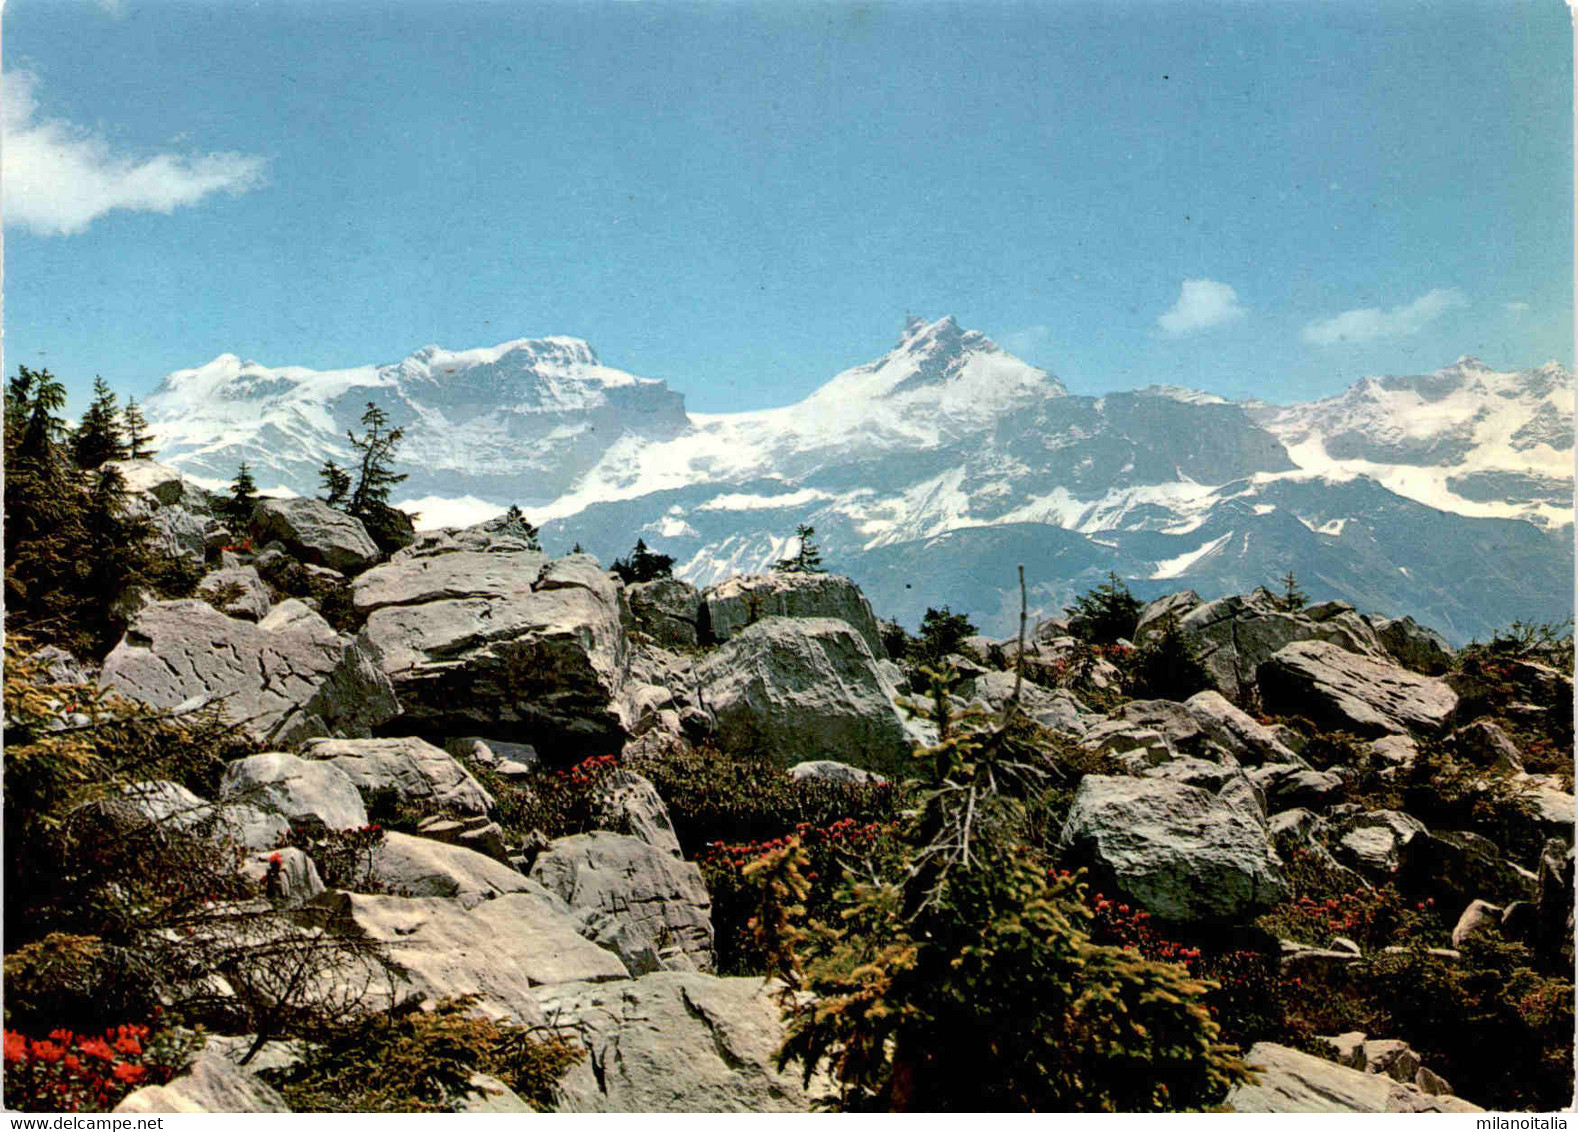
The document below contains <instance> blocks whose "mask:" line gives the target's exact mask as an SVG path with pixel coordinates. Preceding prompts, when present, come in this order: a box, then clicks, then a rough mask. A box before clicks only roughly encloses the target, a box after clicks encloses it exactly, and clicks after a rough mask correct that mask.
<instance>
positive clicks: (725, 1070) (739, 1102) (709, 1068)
mask: <svg viewBox="0 0 1578 1132" xmlns="http://www.w3.org/2000/svg"><path fill="white" fill-rule="evenodd" d="M537 998H538V1001H539V1002H540V1003H541V1008H542V1010H543V1012H544V1013H545V1014H547V1015H548V1016H549V1017H552V1018H553V1019H555V1020H556V1021H558V1022H559V1023H560V1024H561V1025H565V1026H573V1027H575V1028H577V1029H578V1030H579V1033H580V1040H581V1042H582V1044H583V1045H584V1046H585V1047H586V1050H587V1056H586V1057H585V1058H583V1059H582V1060H581V1061H579V1062H577V1063H576V1064H575V1065H574V1066H573V1067H572V1068H571V1069H570V1071H569V1072H568V1073H567V1074H566V1075H565V1077H564V1078H563V1080H562V1081H561V1083H560V1088H561V1096H562V1103H561V1104H560V1106H559V1107H560V1111H563V1112H805V1111H806V1110H807V1109H808V1108H809V1101H808V1098H807V1096H806V1092H805V1090H804V1088H802V1086H801V1084H800V1076H799V1074H798V1073H797V1072H796V1071H795V1070H794V1069H793V1068H790V1069H788V1070H785V1071H779V1070H778V1069H777V1067H776V1066H777V1054H778V1047H779V1046H780V1045H781V1044H782V1042H783V1037H784V1030H783V1020H782V1014H781V1012H780V1010H779V1007H778V1003H777V1001H776V1000H775V998H774V995H773V988H771V987H770V986H764V985H763V983H762V980H761V979H759V978H756V977H750V978H717V977H715V976H712V975H702V974H691V973H680V972H666V971H665V972H657V973H655V974H651V975H646V976H643V977H642V978H639V979H634V980H626V981H623V982H616V983H604V984H599V985H595V986H593V985H588V984H585V983H571V984H566V985H563V986H553V987H545V988H542V989H540V990H538V991H537Z"/></svg>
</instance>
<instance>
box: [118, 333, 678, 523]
mask: <svg viewBox="0 0 1578 1132" xmlns="http://www.w3.org/2000/svg"><path fill="white" fill-rule="evenodd" d="M368 402H375V403H377V404H378V405H379V406H380V407H381V408H383V409H384V410H385V411H386V412H387V413H388V414H389V417H390V421H391V423H392V424H393V425H397V426H400V427H402V428H404V429H405V432H406V437H405V440H404V442H403V444H402V445H401V449H400V455H401V458H402V464H401V467H400V470H401V471H403V472H406V473H407V474H408V475H409V476H410V479H409V480H408V481H407V483H406V484H405V485H403V486H404V487H405V488H406V489H407V490H408V491H409V492H411V493H412V496H413V497H418V496H423V495H427V496H434V497H440V498H442V497H446V496H456V497H458V496H465V495H468V494H472V495H476V496H477V497H479V498H481V499H485V500H496V499H502V500H504V501H505V503H508V502H512V501H513V502H519V503H523V504H524V503H533V504H539V505H540V504H542V503H546V502H548V501H549V500H552V499H554V498H556V497H558V496H559V495H561V494H563V493H564V492H565V491H566V490H567V489H569V488H570V487H571V486H572V485H573V484H574V483H575V482H576V480H577V479H578V478H579V477H580V475H581V474H582V473H583V472H585V471H586V470H587V469H588V468H589V467H591V466H592V465H593V464H595V463H596V462H597V461H598V460H599V459H600V458H601V457H602V455H603V454H604V452H605V451H606V450H607V448H608V447H609V445H610V444H611V443H612V442H613V441H615V440H617V439H618V438H620V437H624V436H631V437H639V438H642V439H647V440H662V439H667V438H668V437H671V436H676V435H678V434H679V433H681V432H683V431H684V430H685V429H686V428H687V427H688V425H689V422H688V420H687V419H686V416H685V402H684V398H683V397H681V396H680V395H679V394H677V393H674V392H671V391H670V390H669V389H668V387H667V386H666V385H665V384H664V383H663V382H661V381H655V380H652V379H650V378H642V377H635V376H633V375H631V374H628V373H625V372H623V371H621V370H617V369H612V368H610V367H608V366H605V365H602V364H601V363H600V362H599V361H598V360H597V355H596V354H595V353H594V352H593V351H592V348H591V347H590V346H589V345H587V344H586V343H585V342H583V341H581V340H580V339H578V338H541V339H526V338H522V339H519V340H516V341H513V342H505V343H503V344H501V345H498V346H491V347H487V348H484V349H476V350H459V351H454V350H445V349H443V348H441V347H439V346H426V347H423V348H422V349H420V350H418V351H417V352H416V353H414V354H412V355H411V356H410V357H408V358H406V359H405V360H403V361H400V362H396V363H395V364H393V365H381V366H374V365H369V366H359V367H356V368H353V369H343V370H312V369H307V368H305V367H302V366H281V367H276V368H270V367H268V366H264V365H260V364H259V363H257V362H250V361H247V362H244V361H242V360H241V359H239V358H237V357H236V356H235V355H233V354H221V355H220V356H219V357H217V358H215V359H214V360H213V361H211V362H209V363H208V364H207V365H204V366H199V367H198V368H197V369H188V370H178V371H176V372H175V373H172V374H170V375H169V376H168V377H167V378H165V379H164V381H163V382H162V383H161V384H160V385H159V387H158V389H156V390H155V391H154V393H153V395H152V396H150V397H149V398H148V404H147V415H148V420H149V423H150V425H151V427H152V430H153V432H154V435H155V437H156V438H157V440H158V443H159V446H160V451H161V455H162V458H163V459H165V460H168V461H169V462H170V463H172V464H174V465H176V466H178V467H180V468H182V469H183V470H184V471H186V472H187V473H189V474H191V475H193V476H194V477H197V478H199V479H208V480H214V481H220V482H229V481H230V480H231V479H232V478H233V477H234V476H235V472H236V468H237V467H238V466H239V465H240V463H241V461H243V460H246V461H247V462H248V463H250V464H251V466H252V469H253V476H254V478H255V479H256V480H257V482H258V483H259V485H261V486H262V487H263V488H264V489H265V490H269V489H270V488H274V489H279V488H283V489H286V490H288V491H293V492H296V493H298V494H310V493H312V492H313V491H315V490H317V486H318V468H319V467H321V466H322V464H323V462H324V461H325V460H329V459H332V460H336V461H338V462H339V463H341V464H346V463H348V462H349V461H350V459H351V448H350V445H349V443H348V441H347V436H346V433H347V431H348V430H351V429H357V430H358V431H359V430H360V425H359V421H360V419H361V415H362V412H363V411H364V410H365V409H366V407H367V404H368Z"/></svg>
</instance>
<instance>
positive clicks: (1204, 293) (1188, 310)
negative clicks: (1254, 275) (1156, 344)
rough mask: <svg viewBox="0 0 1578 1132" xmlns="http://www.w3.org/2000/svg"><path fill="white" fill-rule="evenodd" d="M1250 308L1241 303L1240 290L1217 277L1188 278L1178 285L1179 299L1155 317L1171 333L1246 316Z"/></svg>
mask: <svg viewBox="0 0 1578 1132" xmlns="http://www.w3.org/2000/svg"><path fill="white" fill-rule="evenodd" d="M1247 313H1248V312H1247V311H1245V310H1244V308H1243V307H1242V306H1241V305H1239V302H1238V292H1237V291H1235V290H1233V288H1231V287H1229V286H1228V285H1227V284H1226V283H1218V282H1217V281H1216V280H1214V279H1185V280H1184V281H1183V286H1181V287H1179V288H1178V301H1177V302H1176V303H1174V304H1173V307H1172V310H1170V311H1167V312H1165V313H1164V314H1162V316H1161V317H1160V318H1158V319H1157V320H1156V325H1157V326H1160V327H1161V328H1162V329H1163V330H1165V331H1167V333H1169V334H1188V333H1189V332H1190V331H1191V330H1204V329H1205V328H1206V327H1208V326H1220V325H1221V324H1222V323H1224V322H1232V321H1234V320H1235V319H1240V318H1243V317H1244V315H1245V314H1247Z"/></svg>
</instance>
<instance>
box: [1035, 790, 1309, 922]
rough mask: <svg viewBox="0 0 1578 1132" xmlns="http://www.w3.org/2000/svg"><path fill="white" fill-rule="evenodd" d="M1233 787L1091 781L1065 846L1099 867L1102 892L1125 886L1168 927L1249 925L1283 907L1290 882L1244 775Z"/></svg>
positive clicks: (1072, 816)
mask: <svg viewBox="0 0 1578 1132" xmlns="http://www.w3.org/2000/svg"><path fill="white" fill-rule="evenodd" d="M1216 769H1218V770H1220V769H1221V768H1216ZM1223 781H1224V785H1223V786H1222V787H1221V788H1219V789H1218V790H1216V791H1214V792H1213V791H1212V790H1210V789H1206V788H1204V787H1202V786H1196V785H1190V784H1188V783H1186V782H1182V781H1177V780H1174V779H1169V778H1118V777H1109V776H1105V775H1095V774H1088V775H1086V776H1085V777H1084V778H1083V779H1082V780H1081V781H1080V784H1079V789H1078V790H1077V791H1076V792H1075V794H1074V803H1073V805H1072V806H1071V807H1070V809H1069V813H1068V817H1067V819H1066V820H1065V822H1064V826H1063V835H1062V847H1063V849H1064V851H1066V852H1068V853H1070V854H1071V855H1072V856H1073V857H1075V858H1077V859H1079V860H1081V861H1082V862H1084V863H1088V864H1090V865H1091V866H1092V873H1093V875H1094V879H1095V882H1096V883H1097V884H1098V885H1100V884H1106V883H1111V884H1113V885H1115V886H1116V887H1117V889H1118V891H1119V892H1121V893H1122V894H1123V895H1124V896H1127V897H1128V898H1129V899H1131V900H1133V901H1134V902H1135V903H1137V904H1139V905H1141V906H1142V907H1144V908H1145V909H1146V910H1147V911H1149V912H1151V913H1152V914H1153V915H1155V916H1158V917H1160V918H1162V919H1164V920H1173V921H1178V922H1190V923H1194V922H1235V923H1236V922H1243V921H1244V920H1247V919H1249V918H1250V917H1252V916H1253V915H1254V914H1255V913H1256V912H1257V911H1259V910H1261V909H1263V908H1267V907H1269V906H1271V905H1273V904H1275V903H1277V902H1278V901H1279V900H1281V899H1283V898H1284V897H1285V896H1286V894H1287V881H1286V879H1285V878H1284V877H1283V873H1282V862H1281V860H1280V859H1279V858H1278V857H1277V854H1276V851H1275V850H1274V849H1273V848H1272V847H1271V842H1270V839H1269V836H1268V834H1267V828H1266V821H1265V817H1264V815H1263V814H1262V813H1261V811H1260V808H1259V803H1258V801H1257V800H1256V798H1255V796H1254V792H1253V789H1252V788H1251V787H1250V786H1249V784H1248V783H1247V782H1245V781H1244V780H1243V778H1242V776H1241V775H1237V776H1232V777H1228V778H1225V779H1224V780H1223Z"/></svg>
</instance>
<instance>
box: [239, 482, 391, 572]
mask: <svg viewBox="0 0 1578 1132" xmlns="http://www.w3.org/2000/svg"><path fill="white" fill-rule="evenodd" d="M248 527H249V530H250V532H251V534H252V539H253V541H254V542H256V543H257V544H258V545H259V546H262V545H263V544H264V543H267V542H271V541H274V540H278V541H279V542H281V543H283V544H284V545H285V547H286V548H287V549H288V550H289V551H290V552H291V554H293V555H294V556H295V557H297V558H299V559H301V560H302V561H303V562H310V563H311V564H313V565H314V566H327V567H329V568H330V569H331V570H339V571H341V572H344V573H352V572H354V571H357V570H361V569H365V568H366V567H368V566H371V565H372V564H373V563H375V562H377V561H378V558H379V554H378V545H377V544H376V543H375V542H373V540H372V536H371V535H369V534H368V533H367V528H366V527H364V526H362V522H361V520H360V519H357V518H356V517H355V516H353V515H347V514H346V513H345V512H344V511H340V510H337V509H335V508H333V507H330V506H329V505H328V504H327V503H324V502H322V501H321V500H317V499H265V500H262V501H261V502H260V503H259V504H258V505H257V507H256V508H255V509H254V510H253V512H252V519H251V522H250V523H249V524H248Z"/></svg>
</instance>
